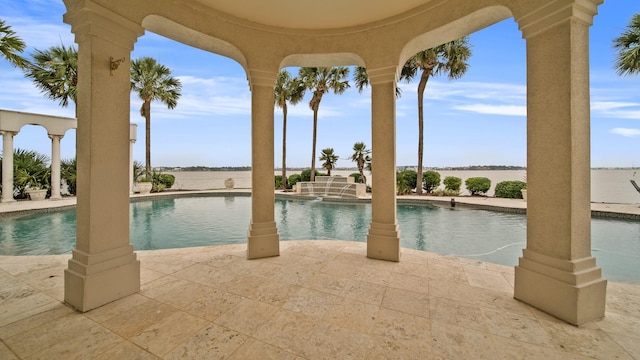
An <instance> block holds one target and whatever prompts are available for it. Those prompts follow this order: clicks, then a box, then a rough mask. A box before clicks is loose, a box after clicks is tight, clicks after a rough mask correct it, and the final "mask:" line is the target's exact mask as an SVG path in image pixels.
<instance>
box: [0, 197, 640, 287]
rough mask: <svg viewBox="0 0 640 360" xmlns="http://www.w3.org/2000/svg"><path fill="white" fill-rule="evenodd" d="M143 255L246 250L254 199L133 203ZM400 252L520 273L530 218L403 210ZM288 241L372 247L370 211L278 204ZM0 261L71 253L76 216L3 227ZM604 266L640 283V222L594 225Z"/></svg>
mask: <svg viewBox="0 0 640 360" xmlns="http://www.w3.org/2000/svg"><path fill="white" fill-rule="evenodd" d="M130 206H131V208H130V223H131V242H132V244H133V246H134V249H136V250H151V249H166V248H176V247H191V246H206V245H222V244H240V243H246V241H247V237H246V236H247V235H246V233H247V228H248V226H249V220H250V214H251V198H250V197H247V196H206V197H202V196H201V197H177V198H162V199H156V200H145V201H139V202H132V203H131V205H130ZM397 213H398V224H399V226H400V230H401V246H402V247H405V248H412V249H418V250H425V251H431V252H435V253H440V254H447V255H455V256H460V257H466V258H471V259H476V260H479V261H488V262H493V263H498V264H503V265H510V266H511V265H516V264H517V262H518V258H519V257H520V256H521V255H522V249H523V248H524V247H525V238H526V216H525V215H521V214H511V213H500V212H493V211H485V210H472V209H465V208H463V207H456V208H448V207H438V206H432V205H429V204H401V205H398V212H397ZM275 217H276V219H275V220H276V224H277V227H278V232H279V234H280V239H281V240H305V239H337V240H355V241H366V237H367V233H368V231H369V225H370V221H371V204H367V203H331V202H327V201H306V200H305V201H302V200H281V199H276V202H275ZM0 226H1V229H0V255H44V254H64V253H70V252H71V250H72V249H73V248H74V246H75V209H69V210H64V211H56V212H51V213H44V214H33V215H26V216H12V217H5V218H2V219H0ZM592 248H593V255H594V256H596V258H597V264H598V266H600V267H602V270H603V274H604V276H605V277H606V278H608V279H610V280H613V281H623V282H631V283H640V268H638V266H637V264H638V263H640V222H635V221H624V220H613V219H592Z"/></svg>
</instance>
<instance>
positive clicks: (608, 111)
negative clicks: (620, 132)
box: [591, 101, 640, 120]
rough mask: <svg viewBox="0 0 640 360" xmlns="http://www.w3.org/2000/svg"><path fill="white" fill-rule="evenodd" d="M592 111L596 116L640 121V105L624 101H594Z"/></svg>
mask: <svg viewBox="0 0 640 360" xmlns="http://www.w3.org/2000/svg"><path fill="white" fill-rule="evenodd" d="M591 111H592V112H593V113H594V115H596V116H602V117H609V118H619V119H639V120H640V103H634V102H622V101H594V102H592V103H591Z"/></svg>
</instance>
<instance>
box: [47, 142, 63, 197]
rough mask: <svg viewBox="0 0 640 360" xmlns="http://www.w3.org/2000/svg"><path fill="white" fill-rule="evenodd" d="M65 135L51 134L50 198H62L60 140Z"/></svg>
mask: <svg viewBox="0 0 640 360" xmlns="http://www.w3.org/2000/svg"><path fill="white" fill-rule="evenodd" d="M62 138H63V135H51V134H49V139H51V197H50V198H49V199H50V200H60V199H62V196H60V140H62Z"/></svg>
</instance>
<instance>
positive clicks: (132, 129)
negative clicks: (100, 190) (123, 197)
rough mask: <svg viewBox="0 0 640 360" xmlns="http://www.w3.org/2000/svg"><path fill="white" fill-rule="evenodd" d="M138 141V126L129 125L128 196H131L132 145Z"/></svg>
mask: <svg viewBox="0 0 640 360" xmlns="http://www.w3.org/2000/svg"><path fill="white" fill-rule="evenodd" d="M137 139H138V125H136V124H130V125H129V194H133V144H135V142H136V140H137Z"/></svg>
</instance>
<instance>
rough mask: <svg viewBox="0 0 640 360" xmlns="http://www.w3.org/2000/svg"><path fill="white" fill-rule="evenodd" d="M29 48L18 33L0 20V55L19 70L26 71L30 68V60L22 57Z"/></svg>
mask: <svg viewBox="0 0 640 360" xmlns="http://www.w3.org/2000/svg"><path fill="white" fill-rule="evenodd" d="M26 47H27V44H26V43H25V42H24V41H23V40H22V39H20V38H19V37H18V36H17V35H16V32H15V31H13V30H12V29H11V26H9V25H7V24H6V23H5V21H4V20H0V54H2V56H3V57H4V58H5V59H7V61H9V63H10V64H11V65H12V66H14V67H17V68H20V69H25V68H26V67H27V66H29V60H27V59H25V58H24V57H22V56H20V55H19V53H22V52H23V51H24V49H25V48H26Z"/></svg>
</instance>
